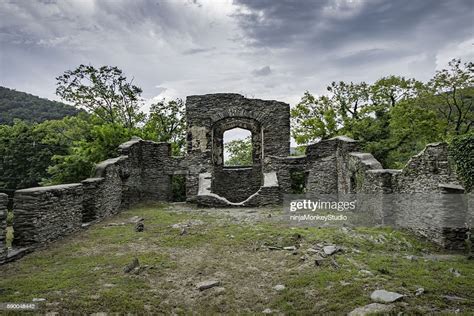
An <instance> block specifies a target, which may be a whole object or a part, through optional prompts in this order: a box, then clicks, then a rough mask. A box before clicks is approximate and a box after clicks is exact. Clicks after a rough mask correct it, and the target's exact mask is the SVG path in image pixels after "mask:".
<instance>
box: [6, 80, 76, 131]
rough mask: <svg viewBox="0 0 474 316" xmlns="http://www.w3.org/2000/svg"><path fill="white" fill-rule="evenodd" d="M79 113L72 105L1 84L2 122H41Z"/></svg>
mask: <svg viewBox="0 0 474 316" xmlns="http://www.w3.org/2000/svg"><path fill="white" fill-rule="evenodd" d="M77 113H78V110H77V109H76V108H74V107H72V106H70V105H67V104H64V103H61V102H56V101H50V100H48V99H43V98H40V97H37V96H34V95H32V94H29V93H25V92H20V91H16V90H12V89H8V88H5V87H1V86H0V124H12V123H13V119H21V120H25V121H28V122H38V123H40V122H43V121H47V120H54V119H62V118H63V117H65V116H70V115H75V114H77Z"/></svg>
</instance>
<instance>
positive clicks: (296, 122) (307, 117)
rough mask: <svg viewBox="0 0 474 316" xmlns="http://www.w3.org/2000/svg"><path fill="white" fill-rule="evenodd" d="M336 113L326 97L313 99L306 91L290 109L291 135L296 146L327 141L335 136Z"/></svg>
mask: <svg viewBox="0 0 474 316" xmlns="http://www.w3.org/2000/svg"><path fill="white" fill-rule="evenodd" d="M337 120H338V117H337V113H336V111H335V109H334V108H333V107H332V104H331V101H330V99H329V98H328V97H326V96H321V97H315V96H313V95H312V94H310V93H309V92H308V91H306V92H305V94H304V96H303V97H302V98H301V102H300V103H298V104H297V105H296V107H294V108H292V109H291V121H292V122H291V123H292V131H291V134H292V136H293V138H294V139H295V140H296V142H297V143H298V144H307V143H309V142H312V141H315V140H318V139H327V138H330V137H332V136H334V135H336V134H337V125H338V124H337Z"/></svg>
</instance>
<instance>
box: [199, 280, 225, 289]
mask: <svg viewBox="0 0 474 316" xmlns="http://www.w3.org/2000/svg"><path fill="white" fill-rule="evenodd" d="M219 284H220V282H219V281H217V280H209V281H203V282H199V283H198V284H197V285H196V287H197V288H198V289H199V291H204V290H207V289H210V288H212V287H214V286H218V285H219Z"/></svg>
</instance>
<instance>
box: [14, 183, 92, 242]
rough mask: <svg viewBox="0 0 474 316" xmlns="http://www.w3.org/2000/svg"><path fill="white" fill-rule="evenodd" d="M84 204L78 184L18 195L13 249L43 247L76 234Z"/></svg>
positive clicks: (15, 201) (39, 189) (34, 190)
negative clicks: (73, 233)
mask: <svg viewBox="0 0 474 316" xmlns="http://www.w3.org/2000/svg"><path fill="white" fill-rule="evenodd" d="M82 201H83V189H82V186H81V185H80V184H78V183H76V184H63V185H55V186H49V187H42V188H31V189H24V190H18V191H16V192H15V198H14V205H15V209H14V214H15V219H14V221H13V230H14V232H15V234H14V236H15V237H14V239H13V246H14V247H25V246H32V245H34V246H36V245H42V244H46V243H48V242H51V241H53V240H56V239H58V238H61V237H63V236H66V235H69V234H71V233H72V232H74V231H77V230H78V229H79V228H80V227H81V225H82Z"/></svg>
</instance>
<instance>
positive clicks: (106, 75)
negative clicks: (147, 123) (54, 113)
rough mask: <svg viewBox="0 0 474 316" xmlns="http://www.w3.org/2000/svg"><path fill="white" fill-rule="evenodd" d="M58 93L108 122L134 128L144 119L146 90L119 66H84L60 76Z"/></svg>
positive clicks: (58, 78)
mask: <svg viewBox="0 0 474 316" xmlns="http://www.w3.org/2000/svg"><path fill="white" fill-rule="evenodd" d="M56 80H57V88H56V94H57V95H59V96H60V97H61V98H62V99H63V100H65V101H69V102H72V103H73V104H74V106H76V107H78V108H84V109H86V110H87V111H89V112H91V113H93V114H94V115H96V116H98V117H99V118H101V119H102V120H103V121H104V122H105V123H111V124H121V125H123V126H125V127H126V128H133V127H135V126H136V125H137V123H139V122H141V121H142V120H143V119H144V114H143V113H141V112H140V111H139V109H140V105H141V99H140V94H141V93H142V90H141V89H140V88H139V87H137V86H135V85H133V84H132V82H133V80H132V81H127V78H126V77H125V76H124V75H123V73H122V70H120V69H119V68H117V67H111V66H102V67H100V68H99V69H96V68H94V67H93V66H90V65H89V66H86V65H80V66H79V67H77V68H76V69H75V70H68V71H65V72H64V74H63V75H61V76H59V77H57V78H56Z"/></svg>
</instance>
